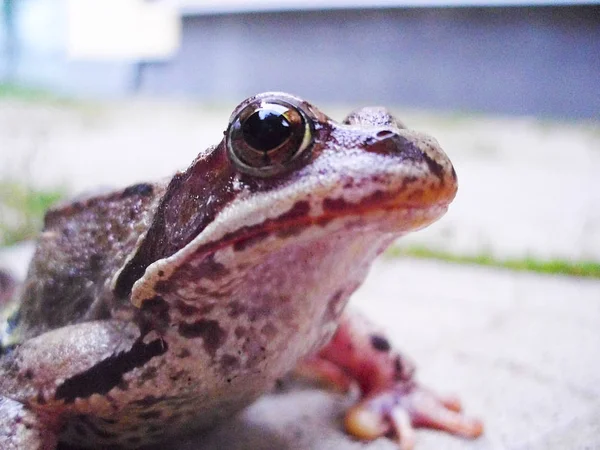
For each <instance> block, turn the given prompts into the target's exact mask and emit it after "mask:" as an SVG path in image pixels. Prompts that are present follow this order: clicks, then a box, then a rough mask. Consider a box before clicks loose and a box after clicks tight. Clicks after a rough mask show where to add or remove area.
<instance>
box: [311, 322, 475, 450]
mask: <svg viewBox="0 0 600 450" xmlns="http://www.w3.org/2000/svg"><path fill="white" fill-rule="evenodd" d="M307 371H309V372H312V375H313V376H315V377H317V378H320V379H321V380H323V381H327V382H328V383H329V384H333V385H335V386H337V387H339V388H341V389H345V388H347V386H349V384H350V382H351V380H355V381H356V382H357V383H358V385H359V387H360V390H361V400H360V402H359V403H357V404H356V405H354V406H353V407H352V408H351V409H350V410H349V411H348V412H347V414H346V418H345V425H346V429H347V431H348V432H349V433H350V434H351V435H353V436H355V437H358V438H360V439H365V440H373V439H376V438H378V437H379V436H383V435H393V436H394V437H395V439H396V440H397V441H398V442H399V444H400V446H401V448H402V449H411V448H413V446H414V441H415V435H414V427H427V428H435V429H439V430H443V431H447V432H449V433H452V434H456V435H460V436H463V437H467V438H475V437H478V436H480V435H481V434H482V433H483V425H482V423H481V422H480V421H479V420H476V419H472V418H468V417H465V416H463V415H462V414H461V413H460V410H461V406H460V403H459V401H458V400H456V399H453V398H442V397H439V396H437V395H436V394H434V393H433V392H431V391H430V390H428V389H427V388H425V387H423V386H421V385H420V384H419V383H417V382H416V380H415V377H414V366H413V364H412V363H411V362H410V361H409V360H408V359H407V358H406V357H404V356H402V355H401V354H400V353H399V352H397V351H396V350H394V349H393V348H392V347H391V345H390V343H389V341H388V340H387V338H386V337H385V336H384V335H383V334H381V332H380V331H379V330H377V329H376V328H375V327H374V326H373V325H372V324H371V323H369V322H368V321H367V320H366V319H364V318H363V317H362V316H360V315H358V314H356V313H353V314H350V313H346V314H345V315H344V317H343V318H342V320H341V322H340V326H339V328H338V330H337V332H336V334H335V336H334V337H333V339H332V340H331V341H330V342H329V344H327V345H326V346H325V347H324V348H323V349H322V350H321V351H320V352H319V354H318V355H317V356H316V357H313V358H311V359H309V360H308V361H307V362H306V363H305V364H304V366H303V367H302V368H301V372H304V373H306V372H307Z"/></svg>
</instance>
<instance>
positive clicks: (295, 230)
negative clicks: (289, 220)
mask: <svg viewBox="0 0 600 450" xmlns="http://www.w3.org/2000/svg"><path fill="white" fill-rule="evenodd" d="M301 232H302V227H297V226H296V227H294V226H290V227H286V228H282V229H281V230H278V231H277V237H278V238H281V239H285V238H290V237H293V236H297V235H299V234H300V233H301Z"/></svg>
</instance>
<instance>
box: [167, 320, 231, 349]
mask: <svg viewBox="0 0 600 450" xmlns="http://www.w3.org/2000/svg"><path fill="white" fill-rule="evenodd" d="M178 331H179V334H180V335H181V336H183V337H184V338H187V339H194V338H202V342H203V343H204V349H205V350H206V351H207V353H208V354H210V355H211V356H215V353H216V351H217V349H218V348H219V347H220V346H221V344H222V343H223V341H224V340H225V337H226V333H225V331H224V330H223V329H222V328H221V327H220V325H219V322H217V321H216V320H205V319H201V320H198V321H196V322H193V323H182V324H180V325H179V328H178Z"/></svg>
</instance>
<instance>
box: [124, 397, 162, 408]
mask: <svg viewBox="0 0 600 450" xmlns="http://www.w3.org/2000/svg"><path fill="white" fill-rule="evenodd" d="M162 401H164V397H155V396H154V395H147V396H146V397H144V398H143V399H141V400H136V401H134V402H132V404H133V405H137V406H142V407H149V406H152V405H156V404H157V403H160V402H162Z"/></svg>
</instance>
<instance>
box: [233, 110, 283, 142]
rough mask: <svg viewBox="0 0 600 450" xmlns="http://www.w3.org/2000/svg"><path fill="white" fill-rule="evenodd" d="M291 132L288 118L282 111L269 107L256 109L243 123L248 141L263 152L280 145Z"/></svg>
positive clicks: (243, 130) (245, 138)
mask: <svg viewBox="0 0 600 450" xmlns="http://www.w3.org/2000/svg"><path fill="white" fill-rule="evenodd" d="M291 132H292V131H291V129H290V123H289V122H288V121H287V119H286V118H285V117H284V116H283V115H282V114H281V113H279V112H277V111H272V110H268V109H261V110H258V111H256V112H255V113H254V114H252V115H251V116H250V117H248V118H247V119H246V121H245V122H244V124H243V125H242V133H243V134H244V140H245V141H246V143H247V144H248V145H249V146H250V147H252V148H254V149H256V150H260V151H263V152H266V151H268V150H271V149H273V148H276V147H279V146H280V145H281V144H283V143H284V142H285V141H286V140H287V139H288V138H289V137H290V134H291Z"/></svg>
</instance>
